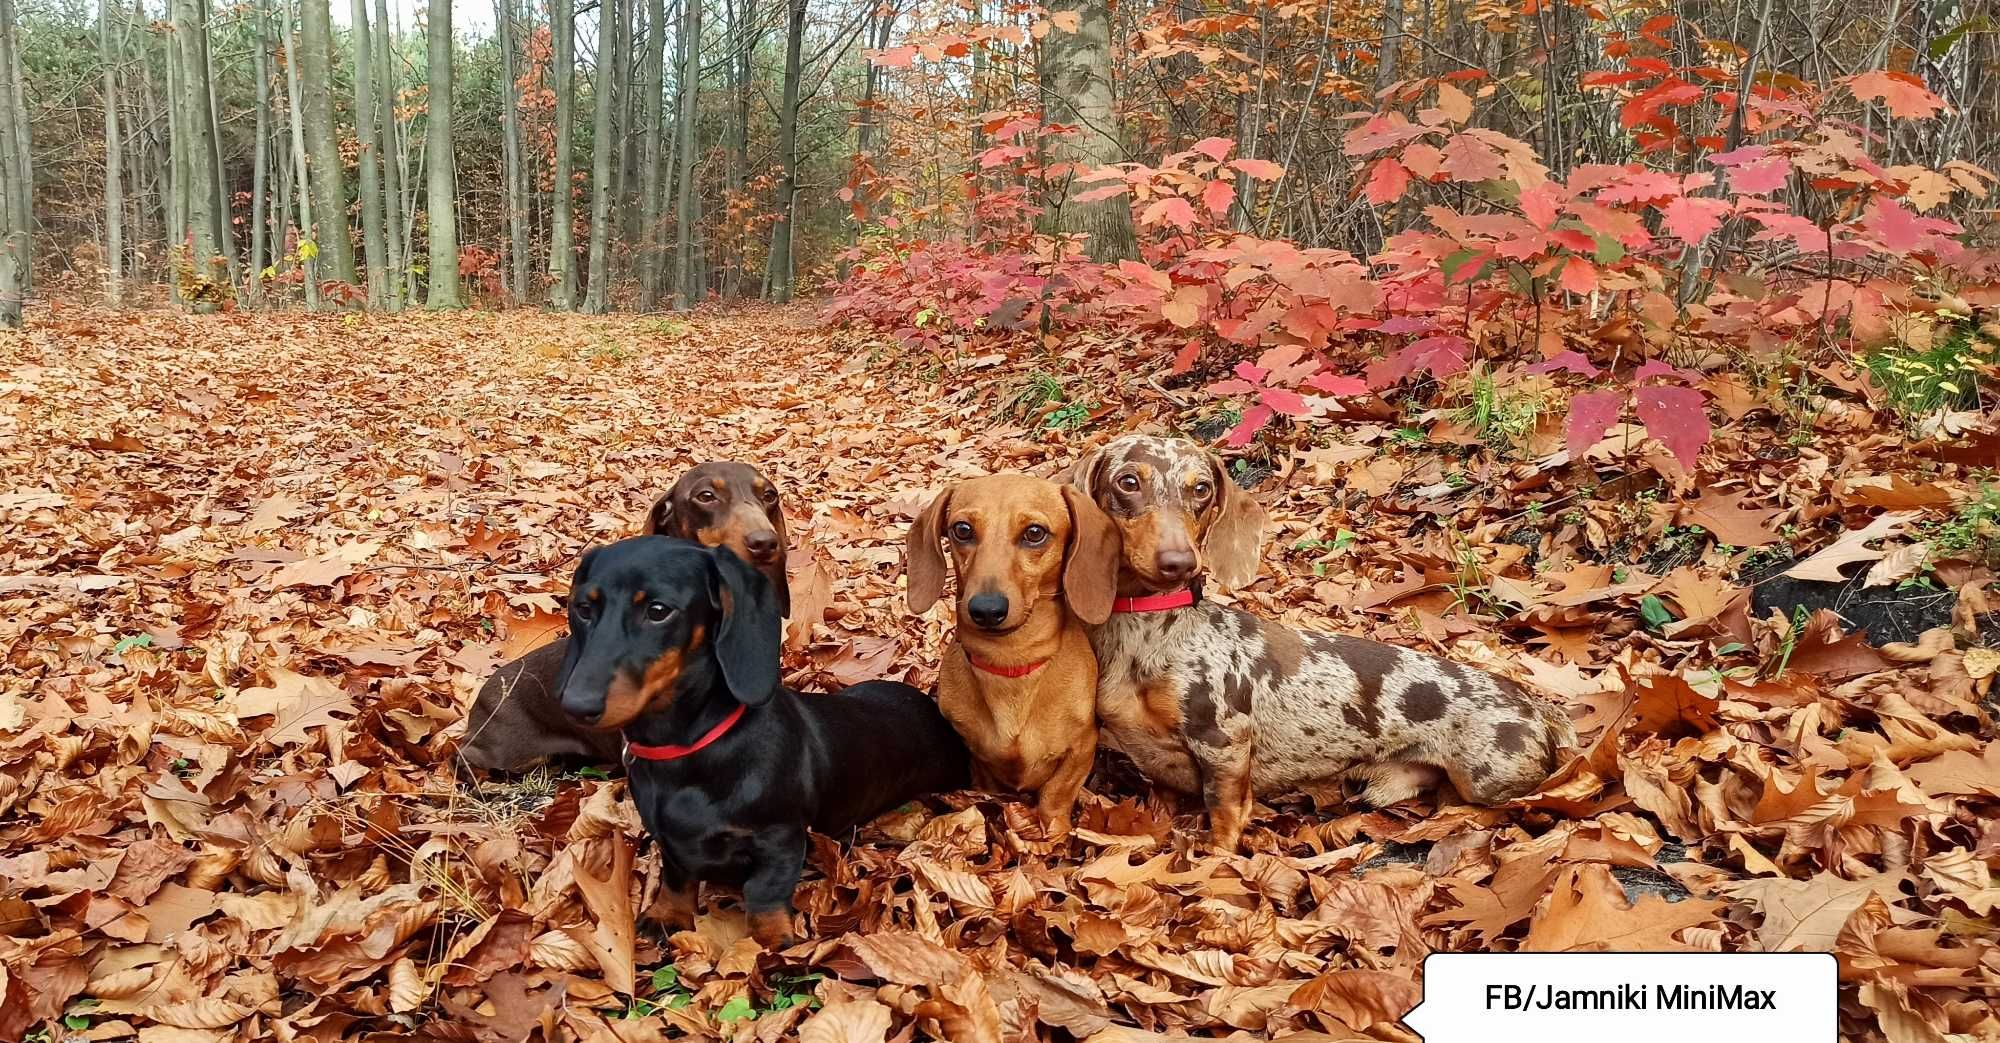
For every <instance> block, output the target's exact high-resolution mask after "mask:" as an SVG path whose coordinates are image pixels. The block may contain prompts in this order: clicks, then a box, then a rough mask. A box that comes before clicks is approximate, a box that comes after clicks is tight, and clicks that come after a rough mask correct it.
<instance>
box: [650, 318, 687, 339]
mask: <svg viewBox="0 0 2000 1043" xmlns="http://www.w3.org/2000/svg"><path fill="white" fill-rule="evenodd" d="M646 329H647V331H648V332H650V333H652V334H654V335H655V336H660V337H675V338H679V337H685V336H687V335H688V331H689V330H690V329H691V327H690V326H688V324H687V323H685V322H682V321H681V320H679V319H675V318H664V319H654V320H653V321H652V322H649V323H647V324H646Z"/></svg>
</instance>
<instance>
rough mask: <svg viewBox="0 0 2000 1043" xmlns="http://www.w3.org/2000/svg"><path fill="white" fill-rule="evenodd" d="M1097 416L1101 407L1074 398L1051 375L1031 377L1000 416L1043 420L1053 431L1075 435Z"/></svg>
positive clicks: (1010, 397)
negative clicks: (1074, 432)
mask: <svg viewBox="0 0 2000 1043" xmlns="http://www.w3.org/2000/svg"><path fill="white" fill-rule="evenodd" d="M1095 412H1097V403H1095V402H1091V401H1087V400H1085V399H1082V398H1078V397H1074V396H1072V395H1071V394H1070V393H1069V389H1068V388H1066V387H1064V386H1063V382H1062V380H1061V379H1060V378H1058V377H1056V376H1055V375H1053V374H1050V373H1032V374H1030V375H1029V376H1028V379H1027V381H1026V382H1024V383H1023V384H1022V385H1021V386H1020V387H1018V388H1016V389H1015V390H1014V393H1013V394H1011V395H1009V396H1007V399H1006V400H1005V401H1004V402H1003V403H1001V407H1000V414H1001V415H1002V416H1004V417H1007V418H1008V419H1010V420H1029V419H1032V418H1034V417H1041V420H1042V426H1043V427H1045V428H1047V429H1049V430H1052V431H1074V430H1076V429H1077V428H1080V427H1082V426H1084V425H1085V424H1087V423H1089V422H1090V415H1091V414H1092V413H1095Z"/></svg>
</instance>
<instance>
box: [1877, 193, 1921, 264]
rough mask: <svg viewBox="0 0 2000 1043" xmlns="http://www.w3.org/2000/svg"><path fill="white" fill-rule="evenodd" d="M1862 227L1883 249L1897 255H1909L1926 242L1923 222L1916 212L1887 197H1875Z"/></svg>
mask: <svg viewBox="0 0 2000 1043" xmlns="http://www.w3.org/2000/svg"><path fill="white" fill-rule="evenodd" d="M1862 227H1863V228H1865V229H1867V230H1868V231H1869V233H1870V234H1872V235H1874V236H1875V239H1876V241H1877V242H1879V243H1881V244H1882V248H1883V249H1885V250H1888V251H1889V252H1891V253H1895V254H1907V253H1909V252H1910V251H1912V250H1915V249H1916V248H1917V247H1918V246H1920V245H1922V243H1923V241H1924V228H1923V224H1922V220H1921V219H1920V218H1918V217H1917V214H1916V212H1915V211H1913V210H1911V209H1910V208H1909V207H1906V206H1904V205H1903V204H1901V203H1898V202H1896V201H1895V200H1893V199H1890V198H1889V197H1887V196H1876V197H1875V202H1874V204H1873V205H1872V207H1871V209H1870V213H1869V215H1868V220H1866V221H1865V222H1863V223H1862Z"/></svg>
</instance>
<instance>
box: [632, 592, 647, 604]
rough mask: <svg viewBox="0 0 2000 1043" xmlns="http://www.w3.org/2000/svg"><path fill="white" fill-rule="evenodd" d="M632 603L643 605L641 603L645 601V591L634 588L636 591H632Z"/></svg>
mask: <svg viewBox="0 0 2000 1043" xmlns="http://www.w3.org/2000/svg"><path fill="white" fill-rule="evenodd" d="M632 603H633V604H634V605H643V604H645V603H646V592H645V591H643V590H636V591H633V592H632Z"/></svg>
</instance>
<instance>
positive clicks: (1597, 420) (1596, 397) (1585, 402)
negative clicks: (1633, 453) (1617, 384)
mask: <svg viewBox="0 0 2000 1043" xmlns="http://www.w3.org/2000/svg"><path fill="white" fill-rule="evenodd" d="M1624 408H1625V396H1624V395H1623V394H1622V393H1620V392H1617V391H1586V392H1584V393H1582V394H1580V395H1576V396H1574V397H1572V398H1571V399H1570V400H1569V421H1568V422H1567V423H1566V424H1564V425H1563V441H1564V442H1565V443H1566V444H1567V445H1568V446H1569V458H1570V459H1571V460H1581V459H1583V454H1584V453H1585V452H1587V451H1589V449H1590V447H1591V446H1594V445H1596V444H1597V441H1598V439H1600V438H1603V437H1604V432H1606V431H1609V430H1611V425H1612V424H1615V423H1617V422H1618V414H1619V413H1620V412H1622V411H1623V410H1624Z"/></svg>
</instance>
